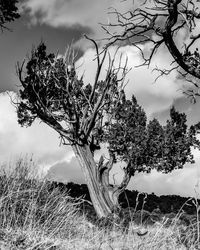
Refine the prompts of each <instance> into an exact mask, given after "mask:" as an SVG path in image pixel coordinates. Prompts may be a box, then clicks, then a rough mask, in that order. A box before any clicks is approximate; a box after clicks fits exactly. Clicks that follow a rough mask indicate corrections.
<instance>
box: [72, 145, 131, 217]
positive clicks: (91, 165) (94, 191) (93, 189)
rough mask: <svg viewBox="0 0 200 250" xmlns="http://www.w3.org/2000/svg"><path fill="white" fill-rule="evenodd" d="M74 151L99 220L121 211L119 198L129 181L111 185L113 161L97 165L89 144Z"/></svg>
mask: <svg viewBox="0 0 200 250" xmlns="http://www.w3.org/2000/svg"><path fill="white" fill-rule="evenodd" d="M73 150H74V152H75V155H76V157H77V159H78V160H79V163H80V165H81V168H82V171H83V174H84V177H85V180H86V182H87V186H88V189H89V193H90V197H91V200H92V203H93V206H94V209H95V211H96V213H97V216H98V217H99V218H102V217H107V216H108V215H109V214H111V213H114V212H115V211H117V210H118V209H119V204H118V197H119V195H120V193H121V192H122V191H123V190H124V188H125V186H127V184H128V181H127V184H125V185H124V183H123V186H122V185H120V186H113V185H110V184H109V172H110V169H111V168H112V165H113V162H112V159H111V160H110V161H109V162H107V163H106V164H103V160H102V159H101V160H100V163H99V164H97V163H96V162H95V161H94V157H93V154H92V152H91V150H90V147H89V145H87V144H85V145H83V146H79V145H74V146H73ZM129 180H130V179H129Z"/></svg>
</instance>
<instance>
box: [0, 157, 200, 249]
mask: <svg viewBox="0 0 200 250" xmlns="http://www.w3.org/2000/svg"><path fill="white" fill-rule="evenodd" d="M6 169H8V168H6ZM33 169H34V164H33V163H32V162H28V161H27V160H26V161H24V160H19V161H18V162H17V164H16V167H15V168H10V170H9V171H5V170H3V171H2V174H1V177H0V249H2V250H9V249H13V250H21V249H24V250H57V249H58V250H67V249H80V250H84V249H88V250H89V249H90V250H92V249H95V250H98V249H99V250H100V249H110V250H112V249H114V250H117V249H119V250H128V249H141V250H142V249H151V250H154V249H169V250H173V249H174V250H178V249H198V248H197V241H196V239H197V238H198V236H195V233H196V232H198V230H193V231H192V230H188V229H187V228H184V227H183V226H180V225H178V224H177V223H176V221H177V220H174V221H172V223H171V224H170V226H166V220H163V221H162V222H161V223H157V224H155V225H153V226H144V225H140V226H138V225H136V224H134V222H130V224H129V228H128V229H127V230H126V231H123V230H122V229H120V227H116V226H115V224H113V227H112V229H108V228H99V227H97V226H95V225H93V224H91V223H90V222H89V221H88V220H87V218H86V216H85V215H84V214H81V213H80V209H79V205H80V203H81V202H82V201H81V200H74V199H72V198H71V197H69V196H68V194H67V193H61V192H59V191H58V190H53V191H50V190H49V183H48V182H47V181H46V180H45V179H41V178H39V177H38V176H37V174H36V173H35V172H34V171H33ZM194 228H195V225H194ZM145 232H147V233H146V234H145V235H143V233H145ZM141 235H143V236H141Z"/></svg>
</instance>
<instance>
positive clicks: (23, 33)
mask: <svg viewBox="0 0 200 250" xmlns="http://www.w3.org/2000/svg"><path fill="white" fill-rule="evenodd" d="M27 22H28V20H27V17H26V16H23V17H22V18H20V19H19V20H18V21H16V22H15V23H13V24H12V25H10V26H9V28H11V29H12V32H9V31H5V32H4V33H2V34H0V55H1V59H0V76H1V79H0V92H4V91H6V90H14V91H17V90H18V85H19V81H18V78H17V76H16V70H15V66H16V63H17V62H18V61H20V62H22V61H23V59H24V58H25V57H26V56H27V54H28V53H30V51H31V49H32V47H33V46H34V45H35V46H37V45H38V44H39V43H40V42H41V41H44V42H45V43H46V44H47V47H48V50H49V51H50V52H55V53H57V52H59V53H64V52H65V49H66V47H67V46H68V45H69V44H71V43H72V42H76V41H77V40H79V39H80V38H81V37H82V35H83V33H89V30H88V29H83V28H80V27H79V28H70V27H68V28H61V27H60V28H53V27H50V26H47V25H45V24H44V25H37V26H33V25H29V26H28V25H27Z"/></svg>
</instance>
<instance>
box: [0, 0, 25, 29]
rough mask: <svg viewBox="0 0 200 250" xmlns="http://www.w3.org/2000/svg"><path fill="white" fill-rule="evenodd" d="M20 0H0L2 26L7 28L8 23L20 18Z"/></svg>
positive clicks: (0, 21) (0, 22)
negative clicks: (18, 4) (18, 6)
mask: <svg viewBox="0 0 200 250" xmlns="http://www.w3.org/2000/svg"><path fill="white" fill-rule="evenodd" d="M17 3H18V0H0V28H1V30H3V29H7V28H6V24H7V23H9V22H12V21H14V20H15V19H17V18H19V17H20V15H19V13H18V8H17V6H16V5H17Z"/></svg>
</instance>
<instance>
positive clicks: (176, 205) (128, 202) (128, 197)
mask: <svg viewBox="0 0 200 250" xmlns="http://www.w3.org/2000/svg"><path fill="white" fill-rule="evenodd" d="M49 188H50V189H51V190H53V189H54V188H56V189H59V190H60V192H63V191H65V192H68V194H69V195H70V196H72V197H73V198H78V197H80V196H81V197H83V198H84V199H85V200H87V201H91V200H90V196H89V191H88V188H87V185H86V184H81V185H80V184H75V183H73V182H70V183H67V184H63V183H58V182H52V183H49ZM192 200H193V199H191V198H189V197H188V198H186V197H181V196H179V195H161V196H157V195H155V194H153V193H152V194H147V195H146V194H145V193H139V192H138V191H135V190H132V191H130V190H125V192H124V193H122V194H121V195H120V197H119V201H120V205H121V207H122V208H123V209H126V208H133V209H135V211H141V210H142V209H144V210H146V211H149V212H150V213H151V212H153V211H155V210H156V209H157V210H158V211H160V213H162V214H169V213H174V214H177V213H178V212H179V210H180V209H181V207H182V206H183V205H184V204H185V206H184V211H185V213H186V214H188V215H193V214H196V208H195V206H194V204H193V202H192ZM199 204H200V201H199ZM88 207H89V206H88ZM90 209H91V208H90ZM158 211H157V212H156V213H158Z"/></svg>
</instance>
